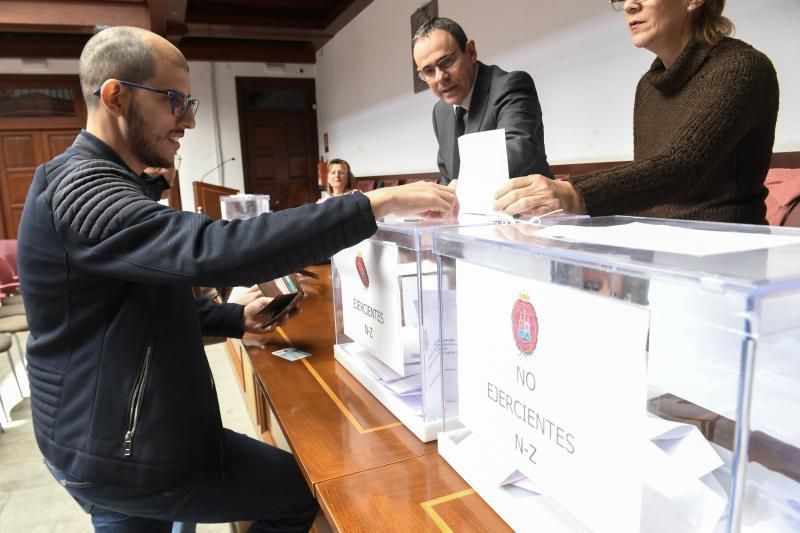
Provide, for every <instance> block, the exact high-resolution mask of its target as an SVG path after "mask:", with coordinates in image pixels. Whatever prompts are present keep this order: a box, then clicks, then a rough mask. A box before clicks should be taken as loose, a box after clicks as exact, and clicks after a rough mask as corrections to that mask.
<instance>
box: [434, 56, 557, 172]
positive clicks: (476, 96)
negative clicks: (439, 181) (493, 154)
mask: <svg viewBox="0 0 800 533" xmlns="http://www.w3.org/2000/svg"><path fill="white" fill-rule="evenodd" d="M464 126H465V129H464V133H465V134H469V133H475V132H478V131H490V130H496V129H500V128H505V130H506V151H507V152H508V177H509V178H516V177H518V176H527V175H528V174H542V175H544V176H547V177H550V178H552V177H553V173H552V171H551V170H550V165H549V164H548V163H547V154H546V153H545V148H544V123H543V122H542V108H541V106H540V105H539V95H538V94H537V93H536V86H535V85H534V83H533V78H531V76H530V74H528V73H527V72H522V71H513V72H506V71H505V70H503V69H501V68H500V67H498V66H496V65H484V64H483V63H481V62H480V61H479V62H478V75H477V77H476V79H475V85H474V86H473V88H472V99H471V100H470V104H469V114H468V115H467V121H466V124H465V125H464ZM455 128H456V114H455V111H453V106H452V105H450V104H447V103H445V102H444V101H442V100H439V101H438V102H436V105H435V106H434V107H433V132H434V133H435V134H436V140H437V141H438V142H439V154H438V159H437V161H438V164H439V171H440V172H441V174H442V176H443V177H444V182H445V183H449V182H450V180H451V179H452V178H457V177H458V176H453V151H454V149H455V144H456V143H457V142H458V139H456V136H455Z"/></svg>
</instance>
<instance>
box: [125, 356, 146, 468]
mask: <svg viewBox="0 0 800 533" xmlns="http://www.w3.org/2000/svg"><path fill="white" fill-rule="evenodd" d="M152 356H153V343H152V342H151V343H148V344H147V348H145V351H144V360H143V361H142V366H141V368H139V375H138V376H136V382H135V383H134V384H133V390H132V391H131V401H130V407H129V408H128V425H127V427H126V428H125V437H124V438H123V440H122V455H123V456H124V457H130V456H131V453H133V436H134V434H135V433H136V423H137V422H138V421H139V408H140V407H141V405H142V398H144V386H145V383H146V382H147V374H148V372H149V371H150V359H151V357H152Z"/></svg>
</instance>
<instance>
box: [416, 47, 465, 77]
mask: <svg viewBox="0 0 800 533" xmlns="http://www.w3.org/2000/svg"><path fill="white" fill-rule="evenodd" d="M456 61H458V57H456V53H455V52H453V53H451V54H447V55H446V56H444V57H443V58H441V59H440V60H439V61H437V62H436V63H435V64H433V65H428V66H427V67H425V68H423V69H422V70H419V71H417V76H419V79H421V80H422V81H431V80H432V79H434V78H436V71H437V70H438V71H440V72H447V71H448V70H450V69H451V68H453V66H454V65H455V64H456Z"/></svg>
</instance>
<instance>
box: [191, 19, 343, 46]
mask: <svg viewBox="0 0 800 533" xmlns="http://www.w3.org/2000/svg"><path fill="white" fill-rule="evenodd" d="M186 35H187V36H190V37H192V38H195V37H197V38H209V39H254V40H274V41H300V42H310V43H312V44H313V45H314V48H315V49H318V48H319V47H321V46H322V45H323V44H325V43H326V42H328V41H329V40H330V39H331V37H333V34H332V33H329V32H328V31H326V30H318V29H300V28H287V27H275V26H273V27H265V26H250V25H248V26H229V25H226V24H198V23H190V24H187V27H186Z"/></svg>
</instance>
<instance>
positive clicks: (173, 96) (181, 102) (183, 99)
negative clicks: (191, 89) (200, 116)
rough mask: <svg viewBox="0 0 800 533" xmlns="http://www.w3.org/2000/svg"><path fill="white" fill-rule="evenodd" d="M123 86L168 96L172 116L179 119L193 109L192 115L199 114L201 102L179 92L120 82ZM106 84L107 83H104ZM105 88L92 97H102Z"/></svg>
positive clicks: (96, 91)
mask: <svg viewBox="0 0 800 533" xmlns="http://www.w3.org/2000/svg"><path fill="white" fill-rule="evenodd" d="M118 81H119V82H120V83H121V84H122V85H127V86H128V87H133V88H134V89H144V90H145V91H150V92H154V93H159V94H166V95H167V98H168V99H169V105H170V106H171V107H172V114H173V115H174V116H176V117H178V118H181V117H182V116H183V115H185V114H186V112H187V111H188V110H189V108H191V109H192V115H196V114H197V108H198V106H199V105H200V101H199V100H198V99H197V98H189V97H188V96H186V95H185V94H183V93H180V92H178V91H162V90H161V89H154V88H153V87H148V86H147V85H140V84H138V83H133V82H130V81H122V80H118ZM104 83H105V82H104ZM102 88H103V86H102V85H101V86H100V87H98V88H97V89H95V90H94V92H93V93H92V95H94V96H100V89H102Z"/></svg>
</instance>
